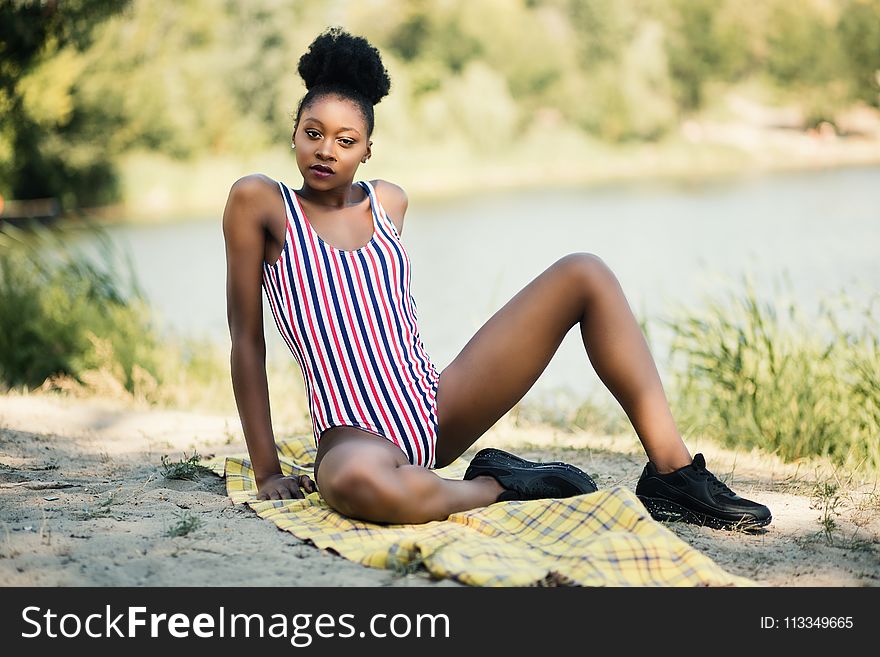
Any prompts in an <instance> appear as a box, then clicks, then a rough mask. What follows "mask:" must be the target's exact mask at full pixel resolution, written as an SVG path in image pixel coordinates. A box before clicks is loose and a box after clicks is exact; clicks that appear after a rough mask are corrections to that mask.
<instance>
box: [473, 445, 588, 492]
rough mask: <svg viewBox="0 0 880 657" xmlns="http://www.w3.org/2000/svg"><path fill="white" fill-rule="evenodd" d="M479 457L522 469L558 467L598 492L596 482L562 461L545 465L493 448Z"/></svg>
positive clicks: (487, 449)
mask: <svg viewBox="0 0 880 657" xmlns="http://www.w3.org/2000/svg"><path fill="white" fill-rule="evenodd" d="M479 457H480V459H481V460H482V459H484V458H492V459H499V460H503V461H506V462H507V463H509V464H512V465H518V466H520V467H524V468H533V467H536V466H544V465H552V466H558V467H561V468H564V469H565V470H567V471H568V472H570V473H571V474H573V475H574V476H575V477H586V478H587V479H589V480H590V481H592V482H593V484H594V485H596V490H599V487H598V485H597V484H596V482H595V481H594V479H593V478H592V477H591V476H590V475H588V474H587V473H586V472H584V471H583V470H581V469H580V468H578V467H576V466H573V465H572V464H571V463H565V462H563V461H547V462H546V463H538V462H536V461H527V460H526V459H524V458H522V457H521V456H517V455H516V454H511V453H510V452H505V451H502V450H500V449H495V448H494V447H487V448H486V449H482V450H480V454H479ZM475 460H476V459H475ZM472 462H473V461H472Z"/></svg>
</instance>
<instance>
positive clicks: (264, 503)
mask: <svg viewBox="0 0 880 657" xmlns="http://www.w3.org/2000/svg"><path fill="white" fill-rule="evenodd" d="M277 447H278V456H279V460H280V461H281V467H282V470H283V472H284V474H292V473H303V474H309V475H311V474H312V466H313V462H314V457H315V448H314V446H313V445H312V441H311V436H300V437H294V438H291V439H289V440H285V441H282V442H279V443H278V445H277ZM204 465H207V466H208V467H210V468H211V469H212V470H213V471H214V472H215V473H216V474H218V475H220V476H221V477H226V491H227V493H228V494H229V497H230V498H231V499H232V500H233V502H235V503H240V504H247V505H249V506H250V507H251V508H252V509H253V510H254V511H256V513H257V515H258V516H260V517H261V518H265V519H267V520H271V521H272V522H274V523H275V524H276V525H277V526H278V528H279V529H283V530H284V531H288V532H290V533H291V534H293V535H294V536H296V537H298V538H300V539H302V540H305V541H309V542H311V543H313V544H314V545H316V546H317V547H319V548H321V549H332V550H333V551H334V552H336V553H338V554H340V555H342V556H343V557H345V558H347V559H350V560H352V561H356V562H358V563H362V564H364V565H365V566H371V567H373V568H387V569H393V570H396V571H399V572H412V571H414V570H416V569H418V568H419V567H424V568H425V569H427V571H428V572H429V573H430V574H431V575H432V576H433V577H435V578H437V579H442V578H446V577H448V578H451V579H453V580H456V581H458V582H461V583H464V584H470V585H474V586H529V585H581V586H754V585H755V584H756V583H755V582H753V581H751V580H749V579H746V578H743V577H738V576H735V575H731V574H730V573H727V572H725V571H724V570H723V569H722V568H721V567H720V566H718V564H716V563H715V562H714V561H712V560H711V559H710V558H709V557H707V556H706V555H704V554H702V553H700V552H698V551H697V550H695V549H694V548H692V547H691V546H690V545H688V544H687V543H685V542H684V541H683V540H681V539H680V538H678V537H677V536H676V535H675V534H673V533H672V532H671V531H670V530H668V529H667V528H666V527H664V526H663V525H662V524H660V523H658V522H655V521H654V520H653V519H652V518H651V516H650V515H649V514H648V512H647V511H646V510H645V508H644V507H643V506H642V504H641V502H639V500H638V498H637V497H636V496H635V495H634V494H633V493H632V492H631V491H630V490H629V489H626V488H623V487H621V486H615V487H613V488H608V489H603V490H599V491H598V492H595V493H591V494H589V495H579V496H577V497H570V498H566V499H560V500H533V501H526V502H519V501H511V502H499V503H496V504H492V505H491V506H488V507H484V508H480V509H473V510H471V511H466V512H463V513H455V514H453V515H451V516H450V517H449V518H448V519H447V520H444V521H434V522H428V523H425V524H421V525H382V524H375V523H368V522H362V521H360V520H352V519H350V518H347V517H345V516H343V515H341V514H339V513H337V512H336V511H334V510H333V509H331V508H330V507H329V506H328V505H327V503H326V502H324V500H323V499H322V498H321V495H320V493H319V492H316V493H312V494H310V495H308V496H307V497H306V498H305V499H302V500H257V499H256V484H255V482H254V476H253V471H252V470H251V467H250V462H249V460H248V459H247V457H246V456H245V457H217V458H215V459H212V460H211V461H208V462H206V463H205V464H204ZM466 467H467V463H466V462H464V461H462V460H461V459H459V460H457V461H456V462H455V463H453V464H452V465H450V466H448V467H446V468H443V469H439V470H437V471H436V472H437V474H439V475H440V476H442V477H446V478H448V479H456V478H457V479H460V478H461V477H462V475H463V474H464V471H465V468H466Z"/></svg>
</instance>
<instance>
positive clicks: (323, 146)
mask: <svg viewBox="0 0 880 657" xmlns="http://www.w3.org/2000/svg"><path fill="white" fill-rule="evenodd" d="M315 156H316V157H319V158H321V159H326V160H335V159H336V158H335V157H333V142H326V141H322V142H321V143H319V144H318V147H317V149H316V150H315Z"/></svg>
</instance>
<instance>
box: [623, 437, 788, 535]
mask: <svg viewBox="0 0 880 657" xmlns="http://www.w3.org/2000/svg"><path fill="white" fill-rule="evenodd" d="M636 495H637V496H638V498H639V499H640V500H641V501H642V504H644V505H645V508H646V509H648V511H649V512H650V513H651V517H653V518H654V520H670V521H675V520H682V521H684V522H690V523H693V524H695V525H706V526H709V527H713V528H715V529H754V528H757V527H763V526H764V525H766V524H768V523H769V522H770V521H771V520H772V516H771V515H770V509H768V508H767V507H766V506H764V505H763V504H758V503H757V502H752V501H751V500H747V499H744V498H742V497H740V496H739V495H737V494H736V493H734V492H733V491H732V490H730V489H729V488H728V487H727V486H726V485H724V484H723V483H721V482H720V481H718V479H717V478H716V477H715V475H713V474H712V473H711V472H709V471H708V470H707V469H706V459H704V458H703V455H702V454H697V455H696V456H694V462H693V463H691V464H690V465H686V466H684V467H682V468H679V469H678V470H675V471H674V472H669V473H667V474H660V473H659V472H657V468H656V467H654V464H653V463H651V462H650V461H648V464H647V465H646V466H645V469H644V471H643V472H642V476H641V477H639V482H638V484H636Z"/></svg>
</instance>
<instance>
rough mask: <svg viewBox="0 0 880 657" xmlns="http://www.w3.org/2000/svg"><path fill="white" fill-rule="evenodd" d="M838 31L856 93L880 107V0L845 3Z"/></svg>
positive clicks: (856, 0)
mask: <svg viewBox="0 0 880 657" xmlns="http://www.w3.org/2000/svg"><path fill="white" fill-rule="evenodd" d="M837 33H838V35H839V37H840V41H841V43H842V44H843V50H844V59H845V61H846V65H847V67H848V68H849V77H850V79H851V84H852V93H853V95H854V96H855V97H856V98H858V99H859V100H863V101H865V102H867V103H869V104H871V105H873V106H874V107H880V0H849V2H846V3H844V5H843V9H842V11H841V16H840V21H839V22H838V24H837Z"/></svg>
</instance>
